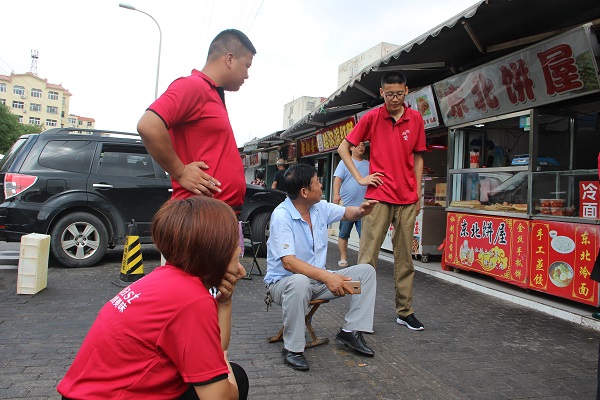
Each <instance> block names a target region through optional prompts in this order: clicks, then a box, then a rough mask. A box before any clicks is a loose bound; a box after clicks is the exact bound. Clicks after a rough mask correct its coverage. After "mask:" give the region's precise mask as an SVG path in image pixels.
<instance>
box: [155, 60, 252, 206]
mask: <svg viewBox="0 0 600 400" xmlns="http://www.w3.org/2000/svg"><path fill="white" fill-rule="evenodd" d="M224 99H225V98H224V95H223V90H222V89H221V88H218V87H217V85H216V84H215V82H214V81H213V80H212V79H210V78H209V77H208V76H206V75H205V74H203V73H202V72H200V71H197V70H193V71H192V74H191V75H190V76H188V77H184V78H179V79H177V80H175V81H174V82H173V83H171V85H170V86H169V88H168V89H167V91H166V92H165V93H163V95H162V96H160V97H159V98H158V99H157V100H156V101H155V102H154V103H153V104H152V105H151V106H150V107H149V108H148V110H151V111H153V112H154V113H156V114H157V115H158V116H159V117H160V118H161V119H162V120H163V121H164V123H165V126H166V127H167V129H168V130H169V133H170V134H171V141H172V142H173V147H174V148H175V152H176V153H177V155H178V156H179V158H180V159H181V161H182V162H183V163H184V164H189V163H191V162H193V161H204V162H205V163H206V164H207V165H208V166H209V167H210V168H209V169H207V170H204V171H205V172H206V173H207V174H209V175H211V176H214V177H215V178H216V179H218V180H219V182H221V190H222V191H221V193H216V194H215V198H217V199H219V200H222V201H224V202H225V203H227V204H229V205H230V206H232V207H235V206H240V205H241V204H242V203H243V202H244V195H245V194H246V179H245V176H244V167H243V165H242V161H241V158H240V154H239V152H238V149H237V145H236V143H235V136H234V135H233V129H232V128H231V124H230V123H229V115H228V114H227V108H226V107H225V100H224ZM171 182H172V183H173V196H172V197H173V198H176V199H183V198H186V197H190V196H193V195H194V194H193V193H192V192H189V191H187V190H185V189H184V188H182V187H181V185H179V183H177V182H176V181H175V180H173V179H171Z"/></svg>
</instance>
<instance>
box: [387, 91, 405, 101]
mask: <svg viewBox="0 0 600 400" xmlns="http://www.w3.org/2000/svg"><path fill="white" fill-rule="evenodd" d="M384 95H385V98H386V99H389V100H392V99H393V98H394V97H397V98H399V99H401V98H403V97H404V96H406V92H397V93H393V92H387V93H384Z"/></svg>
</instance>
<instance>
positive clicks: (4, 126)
mask: <svg viewBox="0 0 600 400" xmlns="http://www.w3.org/2000/svg"><path fill="white" fill-rule="evenodd" d="M41 131H42V127H41V126H37V125H26V124H21V123H19V117H17V116H16V115H14V114H13V113H11V112H10V110H9V109H8V107H6V106H5V105H4V104H0V153H2V154H5V153H6V152H7V151H8V149H10V146H12V145H13V143H15V142H16V141H17V139H18V138H19V137H20V136H21V135H24V134H26V133H39V132H41Z"/></svg>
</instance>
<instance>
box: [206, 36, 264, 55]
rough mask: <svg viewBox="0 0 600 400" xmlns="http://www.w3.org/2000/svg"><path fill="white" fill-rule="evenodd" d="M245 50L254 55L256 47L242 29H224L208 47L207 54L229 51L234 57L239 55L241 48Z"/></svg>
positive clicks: (220, 53) (219, 53) (221, 53)
mask: <svg viewBox="0 0 600 400" xmlns="http://www.w3.org/2000/svg"><path fill="white" fill-rule="evenodd" d="M244 49H245V50H247V51H249V52H250V53H252V55H253V56H254V55H256V48H254V45H253V44H252V42H251V41H250V39H248V36H246V35H245V34H244V33H243V32H242V31H238V30H237V29H225V30H224V31H222V32H221V33H219V34H218V35H217V36H215V38H214V39H213V41H212V42H211V43H210V46H209V47H208V56H207V58H210V57H211V56H221V55H223V54H227V53H231V54H233V55H234V56H236V57H239V56H240V53H242V52H243V50H244Z"/></svg>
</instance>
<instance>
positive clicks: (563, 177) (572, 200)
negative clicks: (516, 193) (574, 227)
mask: <svg viewBox="0 0 600 400" xmlns="http://www.w3.org/2000/svg"><path fill="white" fill-rule="evenodd" d="M531 177H532V179H531V198H532V208H531V212H530V214H531V215H532V216H535V217H538V218H544V219H547V218H551V219H559V220H560V219H565V220H568V221H572V220H573V219H574V218H580V219H581V221H579V222H585V223H596V221H597V220H598V200H599V193H598V170H595V169H582V170H571V171H545V172H533V173H532V174H531Z"/></svg>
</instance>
